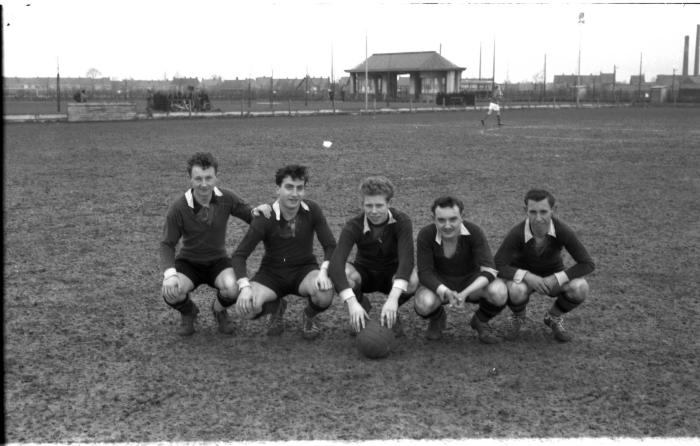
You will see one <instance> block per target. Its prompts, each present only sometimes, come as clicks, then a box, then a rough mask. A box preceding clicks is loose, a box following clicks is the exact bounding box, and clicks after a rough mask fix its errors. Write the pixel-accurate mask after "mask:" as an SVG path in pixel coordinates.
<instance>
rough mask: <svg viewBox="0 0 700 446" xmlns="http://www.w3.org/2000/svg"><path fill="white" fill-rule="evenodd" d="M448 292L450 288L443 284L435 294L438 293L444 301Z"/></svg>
mask: <svg viewBox="0 0 700 446" xmlns="http://www.w3.org/2000/svg"><path fill="white" fill-rule="evenodd" d="M447 290H448V288H447V287H446V286H445V284H443V283H441V284H440V286H438V287H437V290H435V293H437V295H438V297H439V298H440V299H444V298H445V292H446V291H447Z"/></svg>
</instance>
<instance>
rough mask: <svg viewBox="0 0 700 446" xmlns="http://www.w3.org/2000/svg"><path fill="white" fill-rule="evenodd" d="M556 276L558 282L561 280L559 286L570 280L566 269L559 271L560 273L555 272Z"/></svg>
mask: <svg viewBox="0 0 700 446" xmlns="http://www.w3.org/2000/svg"><path fill="white" fill-rule="evenodd" d="M554 277H556V278H557V282H559V286H562V285H564V284H565V283H567V282H568V281H569V276H567V275H566V273H565V272H564V271H559V272H558V273H554Z"/></svg>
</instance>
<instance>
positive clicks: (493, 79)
mask: <svg viewBox="0 0 700 446" xmlns="http://www.w3.org/2000/svg"><path fill="white" fill-rule="evenodd" d="M495 87H496V38H494V39H493V66H492V67H491V91H493V89H494V88H495Z"/></svg>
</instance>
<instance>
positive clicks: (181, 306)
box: [165, 293, 194, 314]
mask: <svg viewBox="0 0 700 446" xmlns="http://www.w3.org/2000/svg"><path fill="white" fill-rule="evenodd" d="M165 303H167V304H168V305H170V306H171V307H173V308H174V309H176V310H177V311H179V312H180V313H182V314H191V313H192V312H193V311H194V302H192V299H190V293H187V295H185V300H183V301H182V302H178V303H175V304H171V303H170V302H168V301H167V300H166V301H165Z"/></svg>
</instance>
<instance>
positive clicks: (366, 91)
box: [365, 32, 369, 110]
mask: <svg viewBox="0 0 700 446" xmlns="http://www.w3.org/2000/svg"><path fill="white" fill-rule="evenodd" d="M367 57H368V56H367V32H365V110H369V96H368V89H369V79H368V78H369V67H368V66H367V63H368V61H367Z"/></svg>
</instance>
